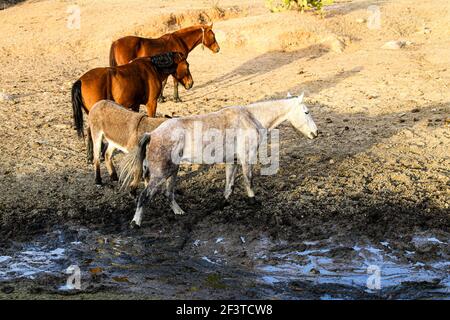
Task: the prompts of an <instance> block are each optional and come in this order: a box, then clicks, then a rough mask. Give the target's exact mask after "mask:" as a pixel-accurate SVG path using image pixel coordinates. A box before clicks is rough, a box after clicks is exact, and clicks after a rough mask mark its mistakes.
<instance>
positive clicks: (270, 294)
mask: <svg viewBox="0 0 450 320" xmlns="http://www.w3.org/2000/svg"><path fill="white" fill-rule="evenodd" d="M444 240H445V241H444ZM236 242H237V243H239V248H238V245H236V243H234V244H233V242H232V241H231V240H230V239H229V238H227V236H225V235H215V236H214V238H212V239H210V240H209V241H208V240H200V239H196V240H192V243H191V244H190V245H188V246H187V247H188V248H195V250H197V248H200V247H204V248H205V250H206V251H201V250H200V251H198V252H197V251H194V252H197V253H193V252H192V251H189V250H187V251H186V249H185V251H184V252H183V251H181V252H175V251H173V250H171V246H172V244H171V243H166V242H158V241H157V240H155V238H153V237H150V236H148V235H145V236H143V235H134V236H133V235H130V234H127V233H125V234H124V233H118V234H103V233H101V232H98V231H92V230H88V229H86V228H78V227H76V228H72V229H70V230H67V229H65V230H56V231H54V232H51V233H48V234H46V235H42V236H40V237H37V238H35V239H34V240H32V241H30V242H27V243H13V244H11V246H10V247H8V248H2V249H1V251H0V285H1V283H2V282H9V283H10V282H15V283H20V281H23V279H31V280H33V279H39V278H40V277H43V276H48V275H50V276H54V277H56V278H57V280H56V283H52V284H49V286H51V288H49V290H50V289H51V290H56V291H61V292H63V291H70V290H71V289H72V287H71V286H70V285H69V286H68V285H67V283H66V279H67V277H68V274H70V272H69V273H67V268H68V267H69V266H72V265H75V266H79V267H80V269H81V270H82V278H83V284H84V288H86V287H87V286H92V283H100V284H102V285H104V286H106V287H108V286H109V287H113V288H115V289H119V290H123V291H127V292H138V293H141V294H143V295H149V294H154V293H155V292H157V294H158V296H162V297H165V296H171V297H172V296H173V294H174V292H189V290H190V288H192V287H193V286H195V285H197V284H198V283H199V282H201V279H204V276H205V274H209V273H210V272H212V271H217V272H219V274H221V275H223V278H224V279H227V280H226V281H225V280H224V281H225V282H227V281H228V282H229V283H231V284H230V285H228V288H229V289H227V290H229V291H233V290H234V289H233V285H232V283H233V282H236V283H239V286H241V287H242V286H245V285H241V284H242V283H249V287H251V288H252V290H253V291H255V292H256V293H255V294H254V295H255V296H252V298H254V297H256V298H281V299H299V298H300V299H302V298H305V299H354V298H358V299H359V298H400V299H409V298H441V299H442V298H444V299H448V298H450V293H449V292H450V262H449V261H448V260H446V259H445V254H444V255H443V254H439V252H440V251H439V250H441V251H443V252H444V253H445V252H447V249H448V240H446V239H443V238H442V237H441V239H438V238H436V237H434V236H432V235H425V236H424V235H417V236H415V237H413V240H412V242H413V246H412V247H411V246H410V247H408V248H411V249H409V250H406V249H404V248H402V249H396V248H395V247H398V246H399V245H398V243H395V244H391V243H390V242H389V241H388V240H386V241H382V242H379V243H370V242H368V241H367V240H364V241H363V240H361V241H355V242H352V243H349V242H347V243H344V242H339V241H337V240H336V239H331V238H330V239H325V240H321V241H306V242H303V244H302V247H301V250H297V248H292V249H294V250H289V249H290V246H289V244H286V243H284V246H283V249H277V247H276V245H275V244H274V243H272V242H271V241H270V240H268V239H267V238H264V237H262V238H260V239H254V240H251V241H250V240H249V241H247V240H246V241H242V237H240V238H238V240H237V241H236ZM242 247H244V248H245V250H246V251H247V252H248V256H247V257H246V258H243V259H241V260H239V261H238V260H236V259H235V258H234V257H235V256H236V255H235V253H236V252H238V251H239V250H241V249H242ZM297 247H298V246H297ZM400 247H401V246H400ZM251 248H259V249H258V250H256V249H255V250H252V249H251ZM261 248H262V249H261ZM274 248H275V249H274ZM423 248H425V249H426V250H430V248H431V249H432V251H433V252H438V254H436V255H435V257H434V258H433V259H430V258H429V257H428V256H426V257H427V258H426V259H424V260H423V261H422V260H420V256H419V257H418V256H417V254H418V253H417V252H416V250H417V251H418V252H420V251H423V250H424V249H423ZM190 250H191V249H190ZM205 252H206V253H207V254H205ZM242 261H244V262H245V261H252V266H244V264H243V263H241V262H242ZM186 268H188V269H186ZM211 279H212V280H211ZM211 279H209V280H208V281H210V280H211V281H213V282H214V283H213V284H212V286H213V287H214V288H215V287H218V288H221V284H220V283H221V281H222V280H221V279H216V278H214V277H213V278H211ZM215 282H218V283H215ZM86 283H88V285H86ZM51 290H50V291H51ZM236 290H237V289H236ZM242 294H244V296H242ZM245 294H246V293H245V292H244V293H242V292H241V291H239V293H236V295H237V297H241V298H246V296H245ZM175 297H176V296H175ZM180 297H185V296H183V295H181V296H180ZM196 297H198V296H196ZM199 297H201V296H199ZM208 297H210V296H205V297H204V298H208ZM217 297H221V293H220V292H219V293H218V296H217Z"/></svg>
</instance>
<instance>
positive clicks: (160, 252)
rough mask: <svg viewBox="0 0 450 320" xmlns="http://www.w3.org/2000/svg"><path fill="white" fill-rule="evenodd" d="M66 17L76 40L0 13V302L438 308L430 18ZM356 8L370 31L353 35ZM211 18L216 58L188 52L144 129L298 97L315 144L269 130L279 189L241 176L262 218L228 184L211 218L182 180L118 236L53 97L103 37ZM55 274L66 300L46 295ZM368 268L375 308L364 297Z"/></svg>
mask: <svg viewBox="0 0 450 320" xmlns="http://www.w3.org/2000/svg"><path fill="white" fill-rule="evenodd" d="M78 5H80V7H81V29H80V30H77V29H70V28H67V26H66V22H67V21H66V19H67V15H68V13H67V12H66V11H67V3H66V2H63V1H24V2H21V3H18V4H16V5H13V6H10V7H8V8H6V9H5V10H1V11H0V25H1V30H2V33H3V36H2V38H1V39H0V65H1V69H2V71H1V76H0V121H1V123H2V126H0V138H1V139H0V146H1V153H0V181H1V183H0V228H1V229H0V250H1V251H0V297H1V298H24V297H26V298H50V299H52V298H286V299H295V298H306V299H319V298H322V299H333V298H367V299H373V298H449V296H450V295H449V283H450V281H449V270H450V269H449V262H448V261H449V254H450V252H449V246H448V244H449V240H450V237H449V235H450V233H449V232H450V230H449V226H450V215H449V186H450V184H449V167H450V161H449V157H448V154H449V146H450V144H449V142H450V134H449V111H450V105H449V102H450V92H449V89H448V85H449V83H450V72H449V68H450V58H449V57H450V47H449V45H448V39H449V36H450V31H449V30H450V19H449V9H450V5H449V3H448V2H447V1H445V0H442V1H434V2H433V5H431V4H428V3H426V2H423V1H406V0H401V1H364V0H361V1H336V4H335V5H333V6H330V7H328V8H326V10H325V13H324V15H323V17H320V16H318V15H315V14H313V13H303V14H301V13H298V12H284V13H276V14H275V13H270V12H268V10H267V9H266V8H265V7H264V4H263V2H262V1H233V0H229V1H220V2H218V4H217V5H213V4H212V3H210V2H209V1H177V2H175V1H162V0H161V1H159V0H158V1H152V2H151V4H150V3H149V2H148V1H143V0H133V1H129V2H127V4H125V3H121V2H120V1H116V0H111V1H109V2H108V6H107V7H106V8H105V4H103V3H99V2H90V1H81V2H79V3H78ZM371 5H376V6H378V7H377V8H379V9H380V18H381V20H380V28H379V29H377V28H373V27H371V26H370V25H368V24H367V20H370V19H371V16H370V14H371V12H373V10H372V11H368V10H367V8H368V7H369V6H371ZM124 13H126V14H124ZM210 19H213V20H214V30H215V31H216V35H217V39H218V42H219V44H220V45H221V52H220V53H219V54H213V53H212V52H209V51H208V50H207V49H206V50H202V49H201V48H200V47H199V48H197V49H196V50H194V51H193V52H192V53H191V55H190V57H189V62H190V65H191V72H192V74H193V77H194V81H195V84H194V87H193V88H192V89H191V90H190V91H185V90H183V89H182V90H181V91H180V92H181V99H182V100H183V102H182V103H174V102H173V101H172V98H171V96H170V92H171V86H170V85H169V86H168V88H167V90H166V92H167V93H168V96H169V99H168V101H167V102H166V103H164V104H159V105H158V113H159V114H160V115H164V114H169V115H177V116H182V115H188V114H200V113H205V112H211V111H215V110H218V109H220V108H222V107H224V106H228V105H237V104H246V103H250V102H254V101H259V100H265V99H273V98H280V97H284V96H286V94H287V92H291V93H293V94H298V93H300V92H301V91H305V93H306V102H307V104H308V105H309V107H310V111H311V113H312V115H313V117H314V119H315V121H316V123H317V125H318V127H319V129H320V131H321V136H320V138H319V139H316V140H314V141H308V140H307V139H306V138H302V137H299V136H298V135H297V134H296V133H295V132H294V130H293V129H292V128H291V127H290V126H289V125H287V124H284V125H282V126H281V127H280V133H281V134H280V136H281V143H280V156H281V159H280V168H279V171H278V173H277V174H276V175H274V176H258V175H257V176H256V178H255V190H256V194H257V197H258V198H259V200H260V202H261V205H260V206H251V205H249V204H247V202H246V197H245V195H244V190H243V188H242V186H241V183H240V179H238V181H237V186H238V187H237V189H236V190H235V193H234V195H233V196H232V201H231V205H229V206H227V207H225V208H221V207H220V206H218V205H217V204H218V203H219V202H220V200H221V198H222V192H223V188H224V168H223V166H214V167H188V166H186V167H183V168H182V170H181V173H180V180H179V184H178V187H177V189H178V192H179V196H178V199H179V200H178V202H179V204H180V206H181V207H182V208H183V209H184V210H185V211H186V212H187V215H185V216H182V217H178V216H174V215H173V213H172V212H171V211H170V210H169V208H168V205H167V203H166V201H165V199H164V198H163V197H162V196H161V197H157V198H156V199H154V201H152V203H151V204H150V205H149V207H148V210H147V214H146V216H145V219H144V223H143V227H142V229H140V230H130V229H129V226H128V224H129V221H130V220H131V218H132V216H133V213H134V209H135V203H134V200H133V199H132V198H131V197H130V196H129V195H128V194H127V193H126V192H124V191H120V190H119V189H118V186H117V185H116V183H111V182H110V181H109V180H108V178H107V177H106V170H105V168H102V169H103V172H104V174H105V179H104V180H105V182H107V183H106V185H105V186H104V187H102V188H97V187H96V186H95V185H94V183H93V181H94V177H93V171H92V168H91V167H90V166H89V165H88V164H87V162H86V157H85V144H84V142H83V141H82V140H80V139H78V138H77V137H76V134H75V131H74V130H73V129H72V119H71V105H70V88H71V85H72V83H73V82H74V81H75V80H76V79H77V78H78V77H79V76H80V75H82V74H83V73H84V72H85V71H87V70H89V69H91V68H93V67H96V66H103V65H107V63H108V59H107V58H108V50H109V44H110V43H111V41H112V40H114V39H116V38H118V37H120V36H123V35H127V34H138V35H143V36H149V37H150V36H157V35H158V34H161V33H164V32H168V31H171V30H175V29H177V28H179V27H184V26H188V25H190V24H193V23H197V22H202V21H209V20H210ZM388 41H404V46H403V47H402V48H399V49H384V48H382V46H383V45H384V44H385V43H386V42H388ZM141 112H144V108H142V110H141ZM121 156H122V155H120V154H118V155H117V156H116V163H119V162H120V158H121ZM55 250H56V251H55ZM70 265H78V266H79V267H80V269H81V272H82V290H80V291H78V290H75V291H74V290H69V291H67V290H61V287H62V286H63V285H64V284H65V281H66V278H67V275H66V274H65V270H66V268H67V267H68V266H70ZM370 265H377V266H379V267H380V269H381V284H382V288H381V290H376V289H375V290H370V289H368V288H367V287H366V279H367V278H368V276H369V275H368V274H367V270H366V269H367V267H368V266H370Z"/></svg>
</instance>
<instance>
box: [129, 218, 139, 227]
mask: <svg viewBox="0 0 450 320" xmlns="http://www.w3.org/2000/svg"><path fill="white" fill-rule="evenodd" d="M140 227H141V226H140V225H138V224H137V223H136V221H134V220H133V221H131V222H130V228H131V229H139V228H140Z"/></svg>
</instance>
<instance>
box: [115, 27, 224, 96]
mask: <svg viewBox="0 0 450 320" xmlns="http://www.w3.org/2000/svg"><path fill="white" fill-rule="evenodd" d="M212 26H213V25H212V24H211V25H198V26H192V27H188V28H184V29H180V30H178V31H175V32H173V33H168V34H165V35H163V36H162V37H160V38H156V39H149V38H141V37H135V36H128V37H123V38H120V39H118V40H116V41H114V42H113V43H112V45H111V50H110V53H109V63H110V66H112V67H113V66H117V65H123V64H127V63H128V62H130V61H131V60H133V59H135V58H138V57H147V56H152V55H156V54H160V53H162V52H167V51H176V52H181V53H183V54H184V55H185V57H186V58H187V56H188V54H189V52H191V51H192V50H193V49H194V48H195V47H196V46H198V45H199V44H202V45H204V46H206V47H207V48H209V49H210V50H211V51H212V52H214V53H217V52H219V50H220V47H219V45H218V44H217V41H216V38H215V35H214V32H213V31H212ZM166 81H167V79H166V80H165V81H164V83H163V89H162V91H161V97H160V99H161V101H164V100H165V98H164V96H163V90H164V86H165V84H166ZM173 83H174V94H173V97H174V99H175V101H176V102H179V101H181V100H180V98H179V95H178V80H177V79H176V78H175V77H173Z"/></svg>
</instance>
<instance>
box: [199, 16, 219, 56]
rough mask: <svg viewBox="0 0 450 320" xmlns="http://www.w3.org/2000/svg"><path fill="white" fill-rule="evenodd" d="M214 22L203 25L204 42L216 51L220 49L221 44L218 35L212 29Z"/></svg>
mask: <svg viewBox="0 0 450 320" xmlns="http://www.w3.org/2000/svg"><path fill="white" fill-rule="evenodd" d="M212 27H213V24H212V23H211V24H210V25H203V26H202V32H203V34H202V44H203V45H204V46H206V47H207V48H208V49H209V50H211V51H212V52H214V53H217V52H219V51H220V47H219V44H218V43H217V41H216V35H215V34H214V32H213V31H212Z"/></svg>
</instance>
